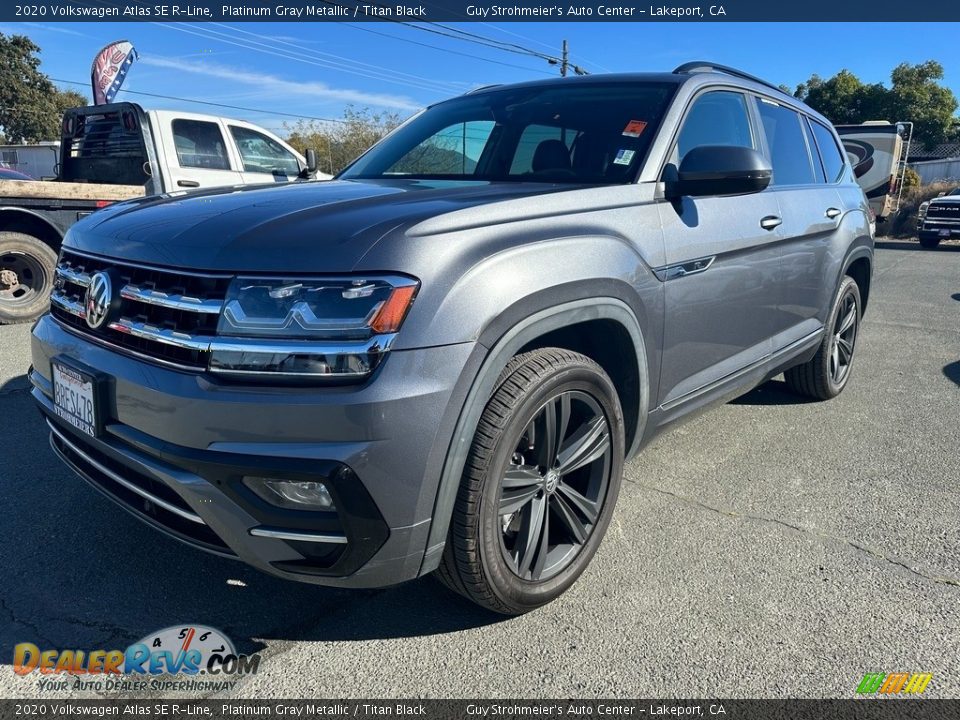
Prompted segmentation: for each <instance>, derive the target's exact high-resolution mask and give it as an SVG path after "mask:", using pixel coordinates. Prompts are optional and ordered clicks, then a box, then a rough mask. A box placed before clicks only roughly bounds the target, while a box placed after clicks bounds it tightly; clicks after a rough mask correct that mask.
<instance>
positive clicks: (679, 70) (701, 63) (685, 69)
mask: <svg viewBox="0 0 960 720" xmlns="http://www.w3.org/2000/svg"><path fill="white" fill-rule="evenodd" d="M695 72H721V73H726V74H727V75H733V76H734V77H738V78H743V79H744V80H752V81H753V82H755V83H760V84H761V85H766V86H767V87H768V88H773V89H774V90H776V91H777V92H783V90H781V89H780V88H778V87H777V86H776V85H774V84H773V83H771V82H767V81H766V80H762V79H760V78H758V77H757V76H756V75H751V74H750V73H745V72H743V71H742V70H737V69H736V68H732V67H728V66H727V65H718V64H717V63H712V62H710V61H708V60H694V61H693V62H688V63H684V64H683V65H680V66H679V67H676V68H674V70H673V74H674V75H689V74H691V73H695Z"/></svg>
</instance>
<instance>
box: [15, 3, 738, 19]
mask: <svg viewBox="0 0 960 720" xmlns="http://www.w3.org/2000/svg"><path fill="white" fill-rule="evenodd" d="M47 7H49V12H47V11H46V10H47ZM465 12H466V15H467V17H469V18H479V19H490V18H532V19H537V18H563V17H570V18H585V17H622V18H639V17H641V16H648V17H651V18H669V17H675V18H708V17H724V16H725V15H726V11H725V9H724V7H723V5H709V6H701V5H691V6H686V7H671V6H666V5H650V6H649V7H647V8H640V7H636V6H633V5H597V6H596V7H592V6H585V5H575V4H571V5H547V4H544V5H531V6H521V5H492V6H480V5H468V6H467V7H466V8H465ZM16 15H17V16H24V17H28V16H36V17H47V16H49V17H64V18H83V17H95V18H109V17H118V18H119V17H128V18H180V19H212V18H213V17H214V12H213V10H211V8H208V7H202V6H197V5H190V4H180V3H160V4H155V5H126V6H124V7H83V6H74V5H49V6H45V5H33V6H26V5H22V6H21V5H18V6H17V11H16ZM220 16H221V17H223V18H248V17H256V18H262V19H270V18H272V19H308V18H314V19H323V18H351V17H352V18H383V19H402V18H425V17H427V8H426V7H425V6H423V5H413V4H411V5H402V4H394V5H373V4H371V5H362V4H357V5H354V6H352V7H342V6H339V5H325V4H322V3H320V4H317V5H305V6H302V7H300V6H290V5H284V4H282V3H279V4H276V5H273V6H261V7H255V6H248V5H236V6H235V5H223V6H222V7H221V10H220Z"/></svg>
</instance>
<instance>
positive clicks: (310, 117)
mask: <svg viewBox="0 0 960 720" xmlns="http://www.w3.org/2000/svg"><path fill="white" fill-rule="evenodd" d="M50 79H51V80H53V81H54V82H57V83H65V84H67V85H83V86H84V87H89V86H90V83H89V82H79V81H78V80H63V79H61V78H50ZM119 92H122V93H127V94H128V95H143V96H144V97H152V98H160V99H162V100H176V101H177V102H186V103H194V104H195V105H209V106H211V107H219V108H227V109H228V110H241V111H243V112H255V113H263V114H265V115H280V116H282V117H291V118H296V119H298V120H318V121H320V122H332V123H346V122H347V121H346V120H340V119H338V118H325V117H316V116H314V115H296V114H294V113H287V112H281V111H279V110H263V109H261V108H251V107H243V106H241V105H227V104H225V103H217V102H211V101H210V100H191V99H190V98H184V97H177V96H176V95H160V94H158V93H149V92H143V91H141V90H122V89H121V90H119Z"/></svg>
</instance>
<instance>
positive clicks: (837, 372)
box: [784, 276, 862, 400]
mask: <svg viewBox="0 0 960 720" xmlns="http://www.w3.org/2000/svg"><path fill="white" fill-rule="evenodd" d="M861 315H862V309H861V305H860V288H859V287H858V286H857V283H856V281H855V280H854V279H853V278H852V277H849V276H846V277H844V278H843V282H842V283H840V289H839V290H838V291H837V294H836V297H835V298H834V301H833V307H832V308H831V309H830V315H829V317H827V323H826V326H825V328H824V334H823V340H821V342H820V348H819V349H818V350H817V354H816V355H814V356H813V359H812V360H810V361H809V362H806V363H804V364H803V365H798V366H797V367H793V368H790V369H789V370H787V371H786V372H785V373H784V378H785V379H786V381H787V385H788V386H789V387H790V389H791V390H793V391H794V392H795V393H797V394H798V395H805V396H807V397H812V398H815V399H817V400H829V399H830V398H834V397H836V396H837V395H839V394H840V393H841V392H843V389H844V388H845V387H846V386H847V381H848V380H849V379H850V369H851V368H852V367H853V357H854V352H855V351H856V349H857V340H858V336H859V334H860V317H861Z"/></svg>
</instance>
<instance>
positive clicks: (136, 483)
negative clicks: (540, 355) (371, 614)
mask: <svg viewBox="0 0 960 720" xmlns="http://www.w3.org/2000/svg"><path fill="white" fill-rule="evenodd" d="M474 349H475V346H474V345H473V344H469V343H468V344H458V345H450V346H443V347H435V348H429V349H424V350H411V351H394V352H392V353H391V354H390V355H389V356H388V357H387V358H386V359H385V361H384V362H383V363H382V364H381V367H379V368H378V369H377V371H376V373H375V376H374V377H373V378H372V379H371V380H369V381H368V382H367V383H365V384H363V385H356V386H339V387H315V386H313V387H302V386H301V387H282V386H272V387H265V386H249V385H233V384H227V383H222V382H218V381H216V380H215V379H212V378H210V377H208V376H206V375H204V374H202V373H189V372H181V371H178V370H173V369H168V368H164V367H160V366H158V365H154V364H151V363H148V362H145V361H142V360H139V359H136V358H133V357H129V356H126V355H123V354H121V353H119V352H116V351H113V350H111V349H108V348H105V347H102V346H100V345H95V344H93V343H91V342H89V341H86V340H84V339H83V338H81V337H78V336H77V335H74V334H73V333H72V332H70V331H68V330H66V329H65V328H64V327H62V326H61V325H60V324H59V323H58V322H57V321H56V320H54V319H53V318H51V317H50V316H49V315H48V316H45V317H44V318H42V319H41V320H40V321H39V322H38V323H37V325H36V327H35V328H34V332H33V340H32V354H33V369H32V370H31V373H30V379H31V382H32V384H33V390H32V392H33V396H34V398H35V399H36V401H37V403H38V405H39V407H40V409H41V411H42V412H43V413H44V415H45V416H46V418H47V422H48V424H49V425H50V429H51V445H52V446H53V448H54V450H55V451H56V452H57V454H58V455H59V456H60V457H61V459H63V460H64V461H65V462H66V463H67V464H68V465H70V466H71V467H72V468H73V469H74V470H75V471H77V472H78V474H80V475H81V476H82V477H84V478H85V479H86V480H87V481H88V482H89V483H91V484H92V485H94V487H96V488H97V489H98V490H100V491H101V492H102V493H104V494H106V495H107V496H108V497H110V498H111V499H113V500H114V501H116V502H118V503H119V504H120V505H121V506H123V507H124V508H125V509H126V510H128V511H130V512H132V513H133V514H134V515H136V516H137V517H138V518H140V519H141V520H143V521H145V522H147V523H148V524H150V525H152V526H154V527H156V528H158V529H160V530H162V531H163V532H165V533H167V534H168V535H171V536H173V537H175V538H177V539H179V540H181V541H183V542H186V543H188V544H190V545H192V546H194V547H198V548H201V549H203V550H206V551H209V552H214V553H218V554H221V555H227V556H233V557H237V558H239V559H241V560H243V561H245V562H247V563H249V564H250V565H253V566H254V567H257V568H259V569H261V570H263V571H266V572H269V573H271V574H274V575H279V576H282V577H287V578H290V579H295V580H300V581H306V582H314V583H318V584H324V585H333V586H340V587H381V586H385V585H391V584H395V583H398V582H403V581H405V580H409V579H412V578H414V577H416V576H417V575H418V574H419V572H420V567H421V563H422V560H423V554H424V550H425V548H426V543H427V535H428V532H429V526H430V520H431V516H432V512H433V505H434V501H435V498H436V490H437V482H438V480H439V475H440V468H441V466H442V462H443V458H444V457H445V456H446V450H447V448H448V447H449V442H450V436H451V433H452V428H453V425H454V423H455V420H456V417H457V415H458V414H459V403H460V402H462V398H461V395H462V394H464V393H465V391H464V392H461V391H460V390H459V389H458V388H459V383H458V381H459V380H460V378H461V376H462V375H463V374H464V371H465V369H467V368H468V367H469V365H470V363H471V362H472V360H471V358H472V356H473V350H474ZM57 356H62V357H66V358H69V359H70V360H71V361H73V362H75V363H78V364H80V365H81V366H86V367H88V368H91V369H95V370H96V371H98V372H99V373H102V374H104V375H106V376H107V377H108V378H109V383H108V386H109V391H108V393H107V395H108V397H107V399H106V400H105V401H104V402H103V406H104V407H102V408H101V413H102V415H103V416H104V423H103V426H104V427H103V432H102V433H101V435H100V436H99V437H97V438H92V437H90V436H88V435H85V434H82V433H80V432H79V431H77V430H76V429H74V428H73V427H72V426H70V425H69V424H67V423H64V422H63V421H61V420H60V419H59V418H58V417H57V416H56V414H55V412H54V406H53V400H52V397H53V392H52V385H51V370H50V362H51V360H52V359H53V358H54V357H57ZM244 475H257V476H261V477H284V478H290V479H312V480H320V481H321V482H324V483H325V484H326V485H327V486H328V487H329V488H330V490H331V494H332V495H333V496H334V501H335V505H336V508H337V510H336V512H306V511H294V510H286V509H282V508H278V507H275V506H273V505H270V504H269V503H266V502H265V501H263V500H262V499H260V498H259V497H258V496H256V495H255V494H254V493H252V492H251V491H250V490H248V489H247V488H246V487H245V486H244V485H243V484H242V482H241V479H242V477H243V476H244Z"/></svg>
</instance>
